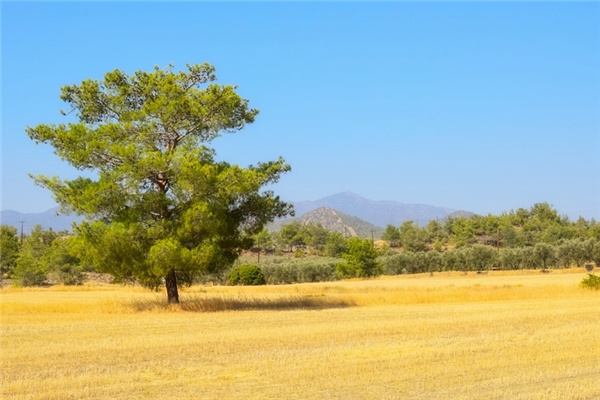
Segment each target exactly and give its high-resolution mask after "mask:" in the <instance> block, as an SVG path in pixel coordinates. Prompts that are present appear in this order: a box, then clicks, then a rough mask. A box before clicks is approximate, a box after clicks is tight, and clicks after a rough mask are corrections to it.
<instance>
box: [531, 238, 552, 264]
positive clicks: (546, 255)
mask: <svg viewBox="0 0 600 400" xmlns="http://www.w3.org/2000/svg"><path fill="white" fill-rule="evenodd" d="M532 256H533V257H532V261H533V265H534V267H541V268H542V270H546V269H548V268H549V267H551V266H554V265H556V261H557V258H556V249H555V248H554V246H552V245H549V244H547V243H537V244H536V245H535V246H534V247H533V254H532Z"/></svg>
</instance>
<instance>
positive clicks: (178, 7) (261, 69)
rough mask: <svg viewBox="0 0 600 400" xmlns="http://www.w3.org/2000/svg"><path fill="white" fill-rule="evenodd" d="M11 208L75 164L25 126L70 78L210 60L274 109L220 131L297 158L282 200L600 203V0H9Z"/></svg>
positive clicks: (238, 154) (253, 158)
mask: <svg viewBox="0 0 600 400" xmlns="http://www.w3.org/2000/svg"><path fill="white" fill-rule="evenodd" d="M1 13H2V204H1V208H2V209H14V210H18V211H22V212H39V211H44V210H47V209H49V208H51V207H53V206H54V205H55V204H54V202H53V200H52V196H51V194H50V193H49V192H47V191H46V190H45V189H43V188H39V187H35V186H34V185H33V183H32V181H31V179H29V178H28V176H27V174H28V173H33V174H40V173H43V174H46V175H50V176H52V175H58V176H61V177H64V178H72V177H74V176H77V174H78V171H76V170H74V169H72V168H71V167H70V166H68V165H67V164H65V163H63V162H62V161H61V160H60V159H59V158H58V157H57V156H55V155H54V154H53V152H52V148H50V147H47V146H44V145H35V143H34V142H32V141H31V140H30V139H29V138H28V137H27V135H26V134H25V132H24V128H25V127H26V126H27V125H30V126H34V125H36V124H39V123H60V122H63V121H64V117H61V116H60V114H59V113H58V110H59V109H61V108H65V104H64V103H62V102H61V101H60V99H59V94H60V87H61V86H63V85H67V84H76V83H80V82H81V81H82V80H84V79H88V78H93V79H102V77H103V75H104V73H106V72H107V71H111V70H114V69H116V68H118V69H121V70H124V71H125V72H127V73H133V72H134V71H136V70H150V69H152V68H153V67H154V66H155V65H158V66H161V67H164V66H167V65H168V64H169V63H174V65H175V68H176V69H180V68H184V67H185V64H186V63H191V64H194V63H202V62H209V63H211V64H213V65H215V67H216V73H217V77H218V82H219V83H222V84H237V85H238V91H239V93H240V94H241V95H242V96H243V97H244V98H247V99H249V100H250V105H251V106H252V107H255V108H258V109H260V111H261V113H260V115H259V116H258V118H257V120H256V122H255V123H254V124H252V125H251V126H248V127H247V128H245V129H244V130H243V131H241V132H238V133H236V134H233V135H226V136H223V137H221V138H218V139H217V140H215V141H214V142H213V146H214V147H215V148H216V150H217V154H218V157H219V158H220V159H223V160H226V161H229V162H231V163H238V164H240V165H244V166H246V165H248V164H253V163H256V162H257V161H267V160H272V159H276V158H277V157H278V156H280V155H281V156H283V157H284V158H285V159H286V161H287V162H288V163H290V164H291V166H292V172H290V173H289V174H287V175H285V176H283V178H282V179H281V181H280V182H279V183H278V184H277V185H275V186H274V187H273V190H275V192H276V193H277V194H279V195H280V196H281V197H282V198H283V199H284V200H289V201H301V200H317V199H319V198H322V197H325V196H328V195H331V194H334V193H337V192H341V191H344V190H346V189H349V190H350V191H352V192H355V193H358V194H361V195H362V196H364V197H367V198H370V199H373V200H396V201H400V202H403V203H423V204H431V205H436V206H442V207H450V208H455V209H464V210H469V211H473V212H476V213H479V214H488V213H492V214H498V213H501V212H502V211H509V210H511V209H517V208H520V207H524V208H529V207H531V206H532V205H533V204H534V203H536V202H548V203H550V204H552V205H553V206H554V207H555V208H556V209H557V210H558V211H559V212H560V213H561V214H566V215H568V216H569V217H570V218H572V219H576V218H577V217H578V216H580V215H581V216H583V217H585V218H586V219H590V218H595V219H600V3H598V2H580V3H568V2H560V3H555V2H528V3H524V2H491V3H490V2H426V3H415V2H381V3H366V2H328V3H321V2H297V3H296V2H294V3H289V2H260V3H248V2H241V3H240V2H238V3H235V2H227V3H211V2H176V3H161V2H127V3H120V2H96V3H79V2H64V3H53V2H51V3H43V2H10V1H8V2H7V1H3V2H2V3H1Z"/></svg>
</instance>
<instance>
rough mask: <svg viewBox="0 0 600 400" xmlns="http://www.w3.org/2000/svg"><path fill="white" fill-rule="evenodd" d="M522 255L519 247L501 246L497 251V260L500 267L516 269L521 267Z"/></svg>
mask: <svg viewBox="0 0 600 400" xmlns="http://www.w3.org/2000/svg"><path fill="white" fill-rule="evenodd" d="M523 256H524V255H523V251H522V250H521V249H519V248H502V249H500V252H499V253H498V262H499V263H500V266H501V267H502V269H506V270H516V269H520V268H522V265H523V261H524V260H523Z"/></svg>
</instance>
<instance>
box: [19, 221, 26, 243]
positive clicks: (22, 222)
mask: <svg viewBox="0 0 600 400" xmlns="http://www.w3.org/2000/svg"><path fill="white" fill-rule="evenodd" d="M19 222H20V223H21V245H23V224H24V223H25V221H19Z"/></svg>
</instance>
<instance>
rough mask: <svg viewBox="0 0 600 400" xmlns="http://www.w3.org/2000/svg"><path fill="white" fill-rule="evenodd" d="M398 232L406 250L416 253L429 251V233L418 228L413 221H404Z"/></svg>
mask: <svg viewBox="0 0 600 400" xmlns="http://www.w3.org/2000/svg"><path fill="white" fill-rule="evenodd" d="M398 231H399V233H400V242H401V243H402V248H403V249H404V250H406V251H414V252H416V251H425V250H427V233H426V232H425V231H423V230H421V229H420V228H419V227H418V226H416V225H415V224H414V222H413V221H404V222H403V223H402V225H400V228H398Z"/></svg>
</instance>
